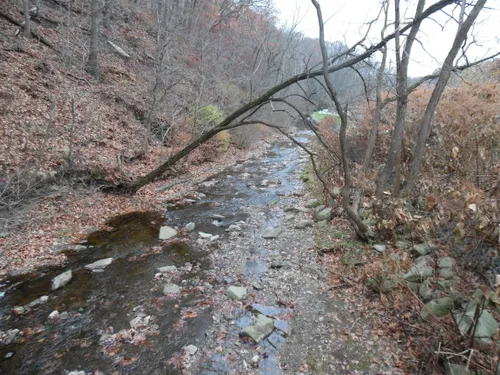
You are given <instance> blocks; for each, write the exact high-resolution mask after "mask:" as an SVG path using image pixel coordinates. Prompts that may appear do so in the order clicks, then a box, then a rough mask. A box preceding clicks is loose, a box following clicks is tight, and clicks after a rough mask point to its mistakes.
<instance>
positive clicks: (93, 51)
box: [85, 0, 100, 79]
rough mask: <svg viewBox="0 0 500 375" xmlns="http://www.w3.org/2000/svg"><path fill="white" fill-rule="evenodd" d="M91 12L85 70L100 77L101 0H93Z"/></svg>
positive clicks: (97, 77)
mask: <svg viewBox="0 0 500 375" xmlns="http://www.w3.org/2000/svg"><path fill="white" fill-rule="evenodd" d="M91 1H92V9H91V13H90V48H89V55H88V58H87V64H86V66H85V70H86V71H87V72H89V73H90V74H92V75H93V76H94V77H95V78H96V79H99V63H98V59H97V54H98V49H99V12H100V9H99V0H91Z"/></svg>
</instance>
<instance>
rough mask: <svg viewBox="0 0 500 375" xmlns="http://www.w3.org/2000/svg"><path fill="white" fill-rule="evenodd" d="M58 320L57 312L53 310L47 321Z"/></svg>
mask: <svg viewBox="0 0 500 375" xmlns="http://www.w3.org/2000/svg"><path fill="white" fill-rule="evenodd" d="M59 318H60V315H59V311H57V310H54V311H52V312H51V313H50V315H49V319H52V320H58V319H59Z"/></svg>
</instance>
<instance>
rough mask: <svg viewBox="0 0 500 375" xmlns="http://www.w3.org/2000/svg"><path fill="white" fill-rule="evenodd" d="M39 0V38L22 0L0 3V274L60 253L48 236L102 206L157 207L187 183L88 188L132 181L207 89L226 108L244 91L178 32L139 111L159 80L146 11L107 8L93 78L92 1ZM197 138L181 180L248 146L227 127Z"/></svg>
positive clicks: (103, 210) (111, 209) (71, 229)
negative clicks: (161, 88) (25, 25)
mask: <svg viewBox="0 0 500 375" xmlns="http://www.w3.org/2000/svg"><path fill="white" fill-rule="evenodd" d="M40 4H41V6H40V13H39V16H33V17H32V22H31V27H32V31H33V34H34V35H36V36H38V38H37V37H33V38H25V37H22V36H21V35H22V32H21V33H18V32H19V30H20V28H19V26H18V25H16V23H21V22H22V20H23V14H22V5H21V2H15V3H13V2H2V3H1V4H0V77H1V78H0V81H1V82H2V84H1V85H0V113H1V116H0V184H1V188H2V200H1V205H0V211H1V212H2V215H1V216H2V217H3V219H2V222H0V233H1V236H0V247H1V248H2V249H3V250H2V253H1V254H0V256H1V258H0V277H3V276H5V275H7V274H8V273H10V272H12V271H13V270H18V269H21V270H28V269H30V268H33V267H34V266H43V265H49V264H56V263H59V262H61V261H63V260H64V257H63V256H60V255H57V254H53V253H51V252H50V249H51V248H52V247H53V246H54V244H57V243H66V242H72V241H75V240H77V239H78V238H80V237H81V236H82V235H83V234H84V233H86V232H88V230H90V229H92V228H96V227H98V226H99V225H101V224H102V223H103V222H104V221H105V220H106V218H107V217H108V216H110V215H113V214H118V213H122V212H124V211H130V210H135V209H161V204H162V202H163V201H164V200H165V199H166V197H167V196H169V195H171V194H174V193H175V192H176V191H178V190H180V189H186V188H187V187H188V185H187V184H185V185H178V186H176V187H175V188H174V189H171V190H169V191H168V192H164V193H158V192H157V191H156V189H157V187H158V186H160V185H165V184H166V183H168V182H169V181H158V182H157V183H155V184H153V185H151V186H148V187H146V188H145V189H143V190H142V191H141V192H140V193H139V194H138V195H137V196H136V198H134V199H132V200H130V199H129V198H128V197H118V196H109V195H105V194H102V193H100V192H99V191H98V189H95V188H91V189H89V188H88V187H87V186H89V184H90V186H95V184H94V183H95V182H99V181H102V180H106V181H108V182H117V181H130V180H132V179H134V178H136V177H138V176H140V175H142V174H144V173H146V172H148V171H149V170H150V169H151V168H152V167H154V166H156V165H157V164H158V163H159V162H160V161H161V160H163V159H164V158H165V157H166V156H168V155H169V154H170V153H172V152H173V151H175V150H178V149H179V148H180V147H182V145H183V144H185V143H186V142H187V141H189V139H191V138H192V137H193V136H195V135H196V129H193V128H192V126H190V124H189V121H190V118H191V117H190V116H191V112H192V109H193V108H195V107H196V106H197V105H201V104H204V103H206V100H207V99H206V98H207V97H208V98H209V100H210V103H213V104H214V105H216V106H218V107H219V108H221V110H228V109H230V108H231V107H233V106H236V105H238V104H239V100H240V97H241V96H242V95H243V91H242V90H241V89H239V88H238V87H237V86H236V85H234V84H233V83H232V82H231V81H230V79H227V80H224V77H220V76H216V74H215V72H213V71H212V72H211V71H207V70H206V69H205V67H203V66H202V62H200V61H199V59H198V58H197V57H196V56H197V53H198V52H199V51H195V50H194V49H193V46H192V45H190V44H189V43H187V42H186V40H184V39H183V38H179V37H176V38H175V40H174V38H173V37H172V38H171V40H172V43H170V45H169V47H168V51H169V59H168V64H166V65H168V69H169V71H170V75H169V76H168V77H167V78H168V79H170V78H171V77H174V78H175V77H177V78H176V79H177V80H176V81H175V82H173V81H172V82H173V83H171V86H172V87H167V89H168V90H165V93H166V94H167V96H166V97H164V98H163V99H164V102H162V103H160V104H161V105H157V109H156V110H155V111H154V114H153V116H150V117H148V115H149V114H150V113H151V112H152V111H150V110H151V108H152V101H153V100H155V99H154V98H155V96H154V95H155V94H156V95H157V92H155V89H156V88H157V87H156V86H158V80H155V77H156V76H155V67H157V66H158V64H155V56H157V55H158V53H157V52H158V51H157V50H156V49H155V48H156V47H155V43H156V42H157V41H158V39H156V38H157V37H158V33H157V30H156V29H155V26H154V25H155V17H154V16H153V13H152V12H151V11H148V10H147V9H145V8H141V7H139V6H137V5H135V4H133V2H128V1H123V2H120V3H117V4H115V6H114V7H113V9H112V10H111V11H110V12H108V13H107V18H106V19H103V25H102V26H101V28H100V39H99V44H100V46H99V67H100V80H99V81H96V80H95V79H94V78H93V77H92V76H91V75H89V74H87V73H86V72H85V62H86V58H87V54H88V45H89V24H90V9H89V8H90V2H64V1H59V0H45V1H43V0H42V1H40ZM17 34H19V35H17ZM40 37H41V38H42V39H43V41H46V42H47V41H48V43H45V44H44V43H42V42H40ZM109 42H112V43H114V44H115V45H117V46H120V47H121V48H122V49H123V50H125V51H126V53H127V54H128V55H129V56H130V57H123V56H122V55H121V54H120V53H119V52H117V50H116V49H115V47H113V45H112V44H110V43H109ZM46 44H50V45H51V46H52V47H49V46H47V45H46ZM169 77H170V78H169ZM200 77H203V82H201V81H202V79H200ZM167 78H165V79H167ZM200 84H201V85H204V87H205V88H203V87H202V88H200ZM253 137H254V138H256V137H255V135H254V136H253ZM206 147H207V148H205V149H204V150H201V151H199V152H195V153H194V154H192V155H190V157H189V159H188V160H186V162H184V163H181V165H180V166H179V167H178V169H177V170H176V171H175V173H174V174H175V175H176V176H177V177H178V178H181V179H182V180H185V181H191V180H194V179H197V178H198V179H199V178H201V177H202V176H206V175H207V174H210V173H213V172H214V171H215V170H218V169H220V166H221V165H227V164H229V163H230V162H234V161H235V160H236V159H237V158H241V157H243V155H244V154H245V153H246V152H247V150H246V149H243V148H241V146H238V147H237V148H235V146H234V140H231V141H230V140H229V139H228V138H227V137H226V138H222V139H221V140H220V141H217V140H216V141H214V142H213V143H212V144H209V145H208V146H206ZM229 150H231V151H230V152H227V151H229ZM206 162H208V164H206ZM202 163H205V164H202ZM177 177H176V178H177ZM171 180H172V179H171ZM80 182H84V184H83V185H75V183H77V184H78V183H80ZM170 182H171V181H170ZM78 186H80V187H78Z"/></svg>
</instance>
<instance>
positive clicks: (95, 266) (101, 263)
mask: <svg viewBox="0 0 500 375" xmlns="http://www.w3.org/2000/svg"><path fill="white" fill-rule="evenodd" d="M111 263H113V258H106V259H101V260H98V261H97V262H94V263H91V264H87V265H86V266H85V268H86V269H88V270H90V271H93V272H102V271H103V270H104V269H105V268H106V267H107V266H109V265H110V264H111Z"/></svg>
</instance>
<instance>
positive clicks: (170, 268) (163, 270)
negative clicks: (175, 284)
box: [157, 266, 177, 273]
mask: <svg viewBox="0 0 500 375" xmlns="http://www.w3.org/2000/svg"><path fill="white" fill-rule="evenodd" d="M157 271H158V272H161V273H166V272H175V271H177V267H176V266H164V267H159V268H157Z"/></svg>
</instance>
